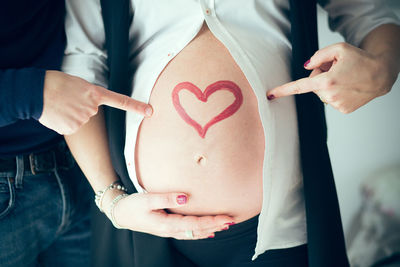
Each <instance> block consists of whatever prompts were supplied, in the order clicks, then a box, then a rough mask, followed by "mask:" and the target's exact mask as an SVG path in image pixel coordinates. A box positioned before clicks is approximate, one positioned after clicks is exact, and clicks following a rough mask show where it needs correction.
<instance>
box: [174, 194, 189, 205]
mask: <svg viewBox="0 0 400 267" xmlns="http://www.w3.org/2000/svg"><path fill="white" fill-rule="evenodd" d="M186 201H187V197H186V196H185V195H179V196H177V197H176V202H178V204H179V205H182V204H185V203H186Z"/></svg>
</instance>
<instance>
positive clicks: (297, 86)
mask: <svg viewBox="0 0 400 267" xmlns="http://www.w3.org/2000/svg"><path fill="white" fill-rule="evenodd" d="M316 89H318V83H317V81H316V79H315V78H303V79H299V80H297V81H293V82H290V83H286V84H284V85H281V86H278V87H275V88H274V89H272V90H270V91H268V92H267V98H268V99H269V100H272V99H274V98H278V97H282V96H289V95H295V94H304V93H308V92H311V91H314V90H316Z"/></svg>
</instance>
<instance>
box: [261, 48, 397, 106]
mask: <svg viewBox="0 0 400 267" xmlns="http://www.w3.org/2000/svg"><path fill="white" fill-rule="evenodd" d="M304 67H305V68H306V69H308V70H313V71H312V72H311V74H310V76H309V77H308V78H303V79H299V80H297V81H294V82H290V83H287V84H284V85H282V86H279V87H276V88H274V89H272V90H270V91H269V92H267V98H268V99H269V100H272V99H274V98H278V97H282V96H288V95H294V94H303V93H308V92H314V93H315V94H317V95H318V96H319V97H320V99H321V101H323V102H325V103H327V104H330V105H331V106H332V107H334V108H335V109H337V110H339V111H340V112H342V113H345V114H347V113H350V112H353V111H354V110H356V109H358V108H359V107H361V106H363V105H365V104H366V103H368V102H369V101H371V100H372V99H374V98H376V97H378V96H382V95H384V94H386V93H388V92H389V91H390V90H391V88H392V86H393V84H394V82H395V81H396V78H397V74H398V71H397V70H395V68H391V67H390V66H389V64H387V61H385V60H383V58H382V57H379V56H374V55H373V54H371V53H369V52H367V51H364V50H362V49H360V48H357V47H354V46H352V45H350V44H346V43H339V44H334V45H331V46H328V47H325V48H323V49H321V50H319V51H317V52H316V53H315V54H314V55H313V56H312V57H311V59H310V60H309V61H307V62H306V63H305V64H304Z"/></svg>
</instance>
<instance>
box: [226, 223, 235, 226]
mask: <svg viewBox="0 0 400 267" xmlns="http://www.w3.org/2000/svg"><path fill="white" fill-rule="evenodd" d="M225 224H227V225H229V226H231V225H234V224H235V223H234V222H228V223H225Z"/></svg>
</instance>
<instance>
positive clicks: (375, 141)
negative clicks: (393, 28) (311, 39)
mask: <svg viewBox="0 0 400 267" xmlns="http://www.w3.org/2000/svg"><path fill="white" fill-rule="evenodd" d="M380 1H386V2H387V4H388V5H390V6H391V8H392V9H393V10H394V11H395V13H396V15H397V16H398V17H400V0H390V1H388V0H380ZM318 33H319V42H320V43H319V45H320V48H322V47H325V46H327V45H330V44H333V43H337V42H341V41H343V38H342V37H341V36H340V35H339V34H338V33H333V32H331V31H330V30H329V28H328V21H327V13H326V12H325V11H324V10H323V9H321V8H319V9H318ZM399 49H400V47H399ZM325 110H326V117H327V124H328V148H329V152H330V157H331V162H332V167H333V172H334V176H335V182H336V188H337V191H338V198H339V204H340V208H341V215H342V222H343V227H344V231H345V239H346V244H347V250H348V252H349V259H350V262H351V264H352V266H353V267H358V266H360V267H364V266H393V267H394V266H400V79H399V78H398V79H397V81H396V83H395V85H394V86H393V88H392V90H391V92H390V93H389V94H387V95H385V96H382V97H379V98H377V99H374V100H373V101H371V102H370V103H368V104H367V105H366V106H364V107H361V108H360V109H358V110H356V111H355V112H352V113H350V114H342V113H340V112H339V111H337V110H335V109H333V108H332V107H331V106H329V105H328V106H326V109H325Z"/></svg>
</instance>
